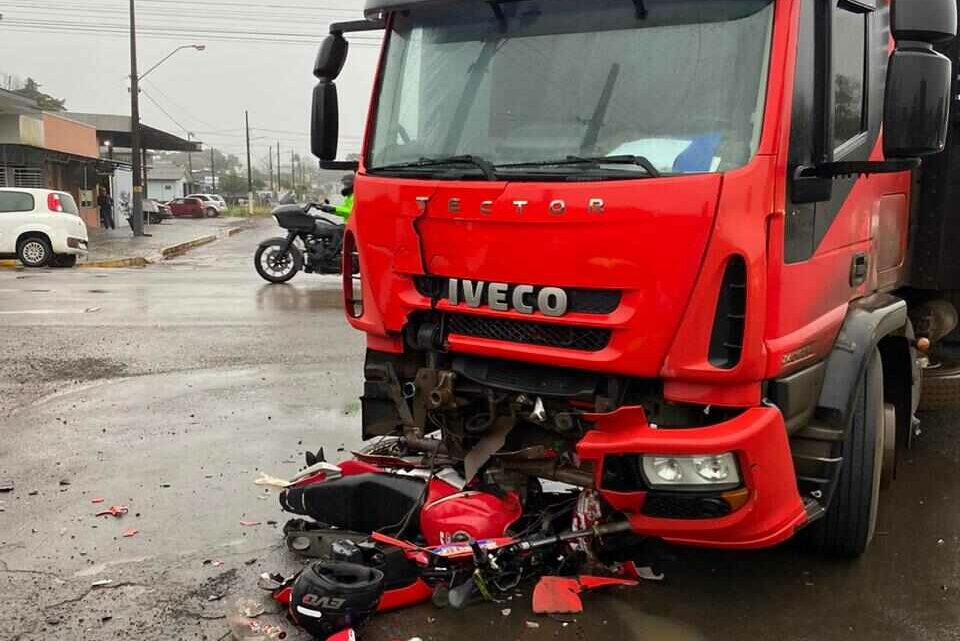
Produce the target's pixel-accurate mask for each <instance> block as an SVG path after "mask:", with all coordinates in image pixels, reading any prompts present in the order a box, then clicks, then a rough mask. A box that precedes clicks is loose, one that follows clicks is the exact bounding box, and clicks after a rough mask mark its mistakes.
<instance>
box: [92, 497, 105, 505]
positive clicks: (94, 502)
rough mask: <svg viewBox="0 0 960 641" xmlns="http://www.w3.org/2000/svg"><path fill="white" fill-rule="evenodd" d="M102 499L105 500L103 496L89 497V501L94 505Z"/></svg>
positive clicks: (101, 501)
mask: <svg viewBox="0 0 960 641" xmlns="http://www.w3.org/2000/svg"><path fill="white" fill-rule="evenodd" d="M104 500H105V499H104V498H102V497H99V496H98V497H96V498H94V499H90V502H91V503H93V504H94V505H96V504H97V503H103V502H104Z"/></svg>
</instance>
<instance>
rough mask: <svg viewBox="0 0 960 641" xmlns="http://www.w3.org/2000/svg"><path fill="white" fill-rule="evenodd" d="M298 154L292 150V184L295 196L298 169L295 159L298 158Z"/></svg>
mask: <svg viewBox="0 0 960 641" xmlns="http://www.w3.org/2000/svg"><path fill="white" fill-rule="evenodd" d="M296 156H297V152H296V151H294V150H293V149H291V150H290V185H291V186H292V187H293V195H294V196H296V195H297V169H296V167H295V166H294V165H295V162H296V161H295V160H294V159H295V158H296Z"/></svg>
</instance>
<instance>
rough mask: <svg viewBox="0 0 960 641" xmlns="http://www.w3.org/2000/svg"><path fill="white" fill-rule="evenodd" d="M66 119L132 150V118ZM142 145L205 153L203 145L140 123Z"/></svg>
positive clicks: (74, 116)
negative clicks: (88, 126)
mask: <svg viewBox="0 0 960 641" xmlns="http://www.w3.org/2000/svg"><path fill="white" fill-rule="evenodd" d="M62 115H63V116H64V117H66V118H69V119H71V120H76V121H77V122H82V123H86V124H88V125H92V126H94V127H96V128H97V137H98V138H100V140H102V141H107V140H109V141H110V144H111V145H112V146H113V147H116V148H130V147H132V146H133V139H132V138H133V137H132V136H131V133H130V132H131V131H132V128H131V125H130V123H131V121H132V119H131V118H130V116H114V115H110V114H81V113H65V114H62ZM140 144H141V145H142V146H143V148H144V149H148V150H150V151H203V144H202V143H200V142H197V141H195V140H186V139H185V138H181V137H180V136H175V135H174V134H171V133H169V132H166V131H162V130H160V129H154V128H153V127H150V126H148V125H145V124H143V123H140Z"/></svg>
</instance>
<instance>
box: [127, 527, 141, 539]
mask: <svg viewBox="0 0 960 641" xmlns="http://www.w3.org/2000/svg"><path fill="white" fill-rule="evenodd" d="M138 534H140V530H134V529H133V528H130V529H129V530H127V531H126V532H124V533H123V538H125V539H129V538H131V537H134V536H136V535H138Z"/></svg>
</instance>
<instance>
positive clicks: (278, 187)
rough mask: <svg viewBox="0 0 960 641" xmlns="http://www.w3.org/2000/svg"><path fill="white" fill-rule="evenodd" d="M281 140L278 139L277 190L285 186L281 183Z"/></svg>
mask: <svg viewBox="0 0 960 641" xmlns="http://www.w3.org/2000/svg"><path fill="white" fill-rule="evenodd" d="M280 182H281V181H280V141H279V140H278V141H277V192H279V191H280V190H281V189H283V187H282V186H281V185H280Z"/></svg>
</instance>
